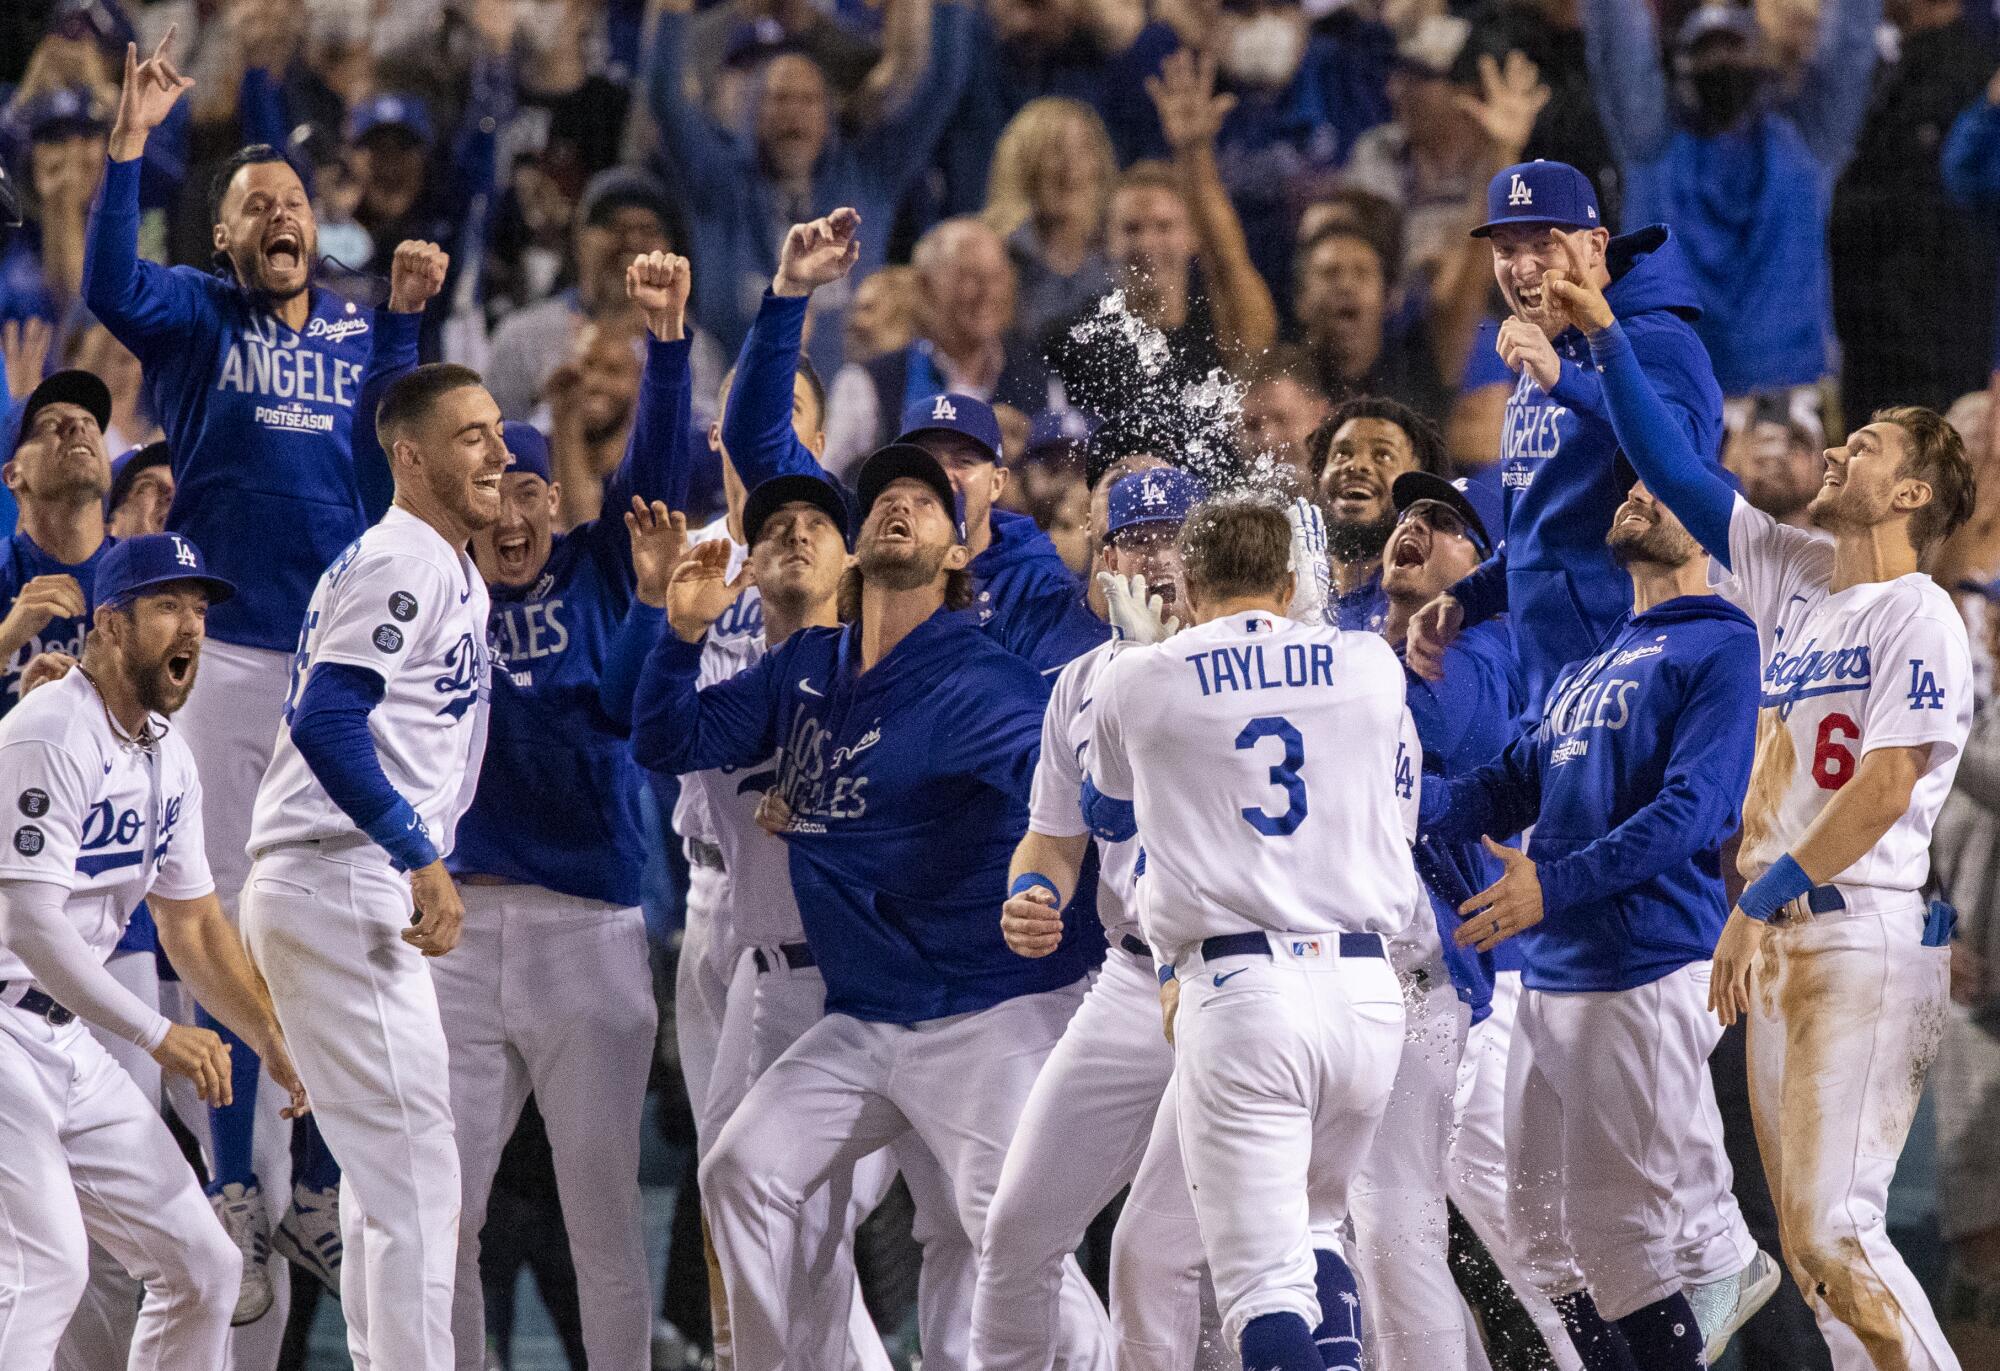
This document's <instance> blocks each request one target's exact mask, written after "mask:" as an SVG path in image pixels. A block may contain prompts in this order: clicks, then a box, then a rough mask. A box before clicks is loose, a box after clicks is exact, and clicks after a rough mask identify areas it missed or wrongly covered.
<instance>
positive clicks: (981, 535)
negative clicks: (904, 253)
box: [722, 209, 1108, 676]
mask: <svg viewBox="0 0 2000 1371" xmlns="http://www.w3.org/2000/svg"><path fill="white" fill-rule="evenodd" d="M860 229H861V216H860V215H859V214H857V213H856V212H855V211H854V210H851V209H839V210H835V211H834V212H833V213H832V214H830V215H828V216H826V217H825V218H823V219H815V220H813V221H812V222H811V223H806V224H797V225H794V226H793V227H792V230H791V231H790V232H789V233H787V234H786V235H785V243H784V248H783V250H782V252H781V253H780V256H779V261H778V273H777V275H776V276H775V277H773V278H772V280H771V289H770V290H769V291H767V292H766V293H765V295H764V300H763V303H762V304H761V305H760V306H759V308H758V311H757V318H756V321H755V322H754V323H753V324H752V325H751V326H750V332H749V335H748V336H747V337H746V338H745V339H744V340H743V351H742V354H741V356H739V357H738V359H737V363H736V380H735V383H734V384H733V385H732V387H731V389H730V393H729V404H728V406H727V408H726V409H725V411H724V413H723V417H722V442H723V446H724V447H726V448H727V449H728V450H729V456H730V460H731V461H732V462H734V463H735V466H736V471H737V475H738V476H740V477H741V478H742V480H743V483H744V484H745V485H746V486H755V485H757V484H758V483H759V482H762V481H767V480H769V479H770V478H771V477H773V476H781V475H787V474H793V473H804V474H808V475H815V476H823V475H825V474H826V473H825V471H824V469H823V468H821V466H820V464H819V459H818V457H817V456H815V455H814V454H813V453H812V452H811V451H810V450H809V449H808V448H807V447H806V446H805V444H804V443H802V442H800V441H799V440H798V437H797V435H796V434H794V433H793V432H792V421H791V414H792V396H793V376H794V375H795V373H796V372H797V370H798V357H799V339H800V335H801V334H802V333H803V331H804V328H805V317H806V303H807V301H808V300H809V299H810V298H811V295H812V292H813V291H814V290H816V289H818V288H819V287H821V286H825V285H828V284H830V283H832V282H835V281H839V280H842V279H844V278H845V277H846V276H847V274H848V272H849V271H851V270H852V269H853V266H854V264H855V262H856V261H858V260H859V259H860V253H861V240H860V237H859V233H860ZM896 441H897V442H898V443H912V444H915V445H916V446H918V447H921V448H923V449H924V450H925V451H927V452H929V453H930V454H931V455H932V456H933V457H935V458H937V459H938V461H939V462H941V463H942V464H943V466H944V469H945V473H946V475H947V476H948V477H949V478H950V480H951V484H952V487H953V488H954V489H955V490H956V491H957V492H958V493H959V495H960V496H961V497H962V498H963V500H964V502H965V516H966V530H967V534H966V548H967V551H968V552H969V553H970V555H971V559H972V560H971V563H970V564H969V566H968V567H967V571H968V573H969V574H970V576H971V578H972V587H973V599H974V604H975V606H976V607H977V609H978V621H979V622H980V623H981V624H983V625H985V626H986V628H987V630H988V631H989V632H990V633H992V634H993V636H994V637H995V638H996V639H997V640H998V641H999V642H1000V644H1001V645H1002V646H1004V647H1006V648H1007V649H1008V650H1009V651H1010V652H1013V653H1015V654H1016V655H1018V656H1020V657H1022V658H1025V659H1026V660H1027V661H1028V662H1029V663H1031V664H1032V665H1033V666H1034V667H1035V668H1036V669H1037V670H1039V671H1041V672H1042V673H1043V674H1045V675H1050V676H1053V675H1054V674H1055V673H1056V672H1057V671H1059V670H1061V669H1062V668H1063V666H1065V665H1066V664H1067V663H1069V662H1070V661H1071V660H1073V659H1074V658H1077V657H1080V656H1082V655H1083V654H1084V653H1085V652H1088V651H1089V650H1090V649H1091V648H1093V647H1095V646H1097V645H1098V644H1099V643H1101V642H1103V641H1104V640H1105V638H1106V636H1107V635H1108V630H1107V629H1106V627H1105V625H1104V622H1103V621H1102V620H1101V619H1099V618H1098V617H1097V616H1096V615H1095V614H1093V613H1091V611H1090V607H1089V605H1088V603H1087V602H1086V601H1085V599H1084V587H1083V586H1082V585H1080V584H1079V583H1078V582H1077V579H1076V577H1075V575H1074V574H1073V573H1072V572H1071V571H1070V570H1069V568H1068V567H1067V566H1065V565H1064V564H1063V560H1062V556H1061V554H1059V553H1058V552H1057V551H1056V548H1055V544H1054V543H1051V542H1050V541H1049V539H1048V535H1047V534H1045V533H1043V532H1042V531H1041V529H1040V528H1038V527H1037V526H1036V524H1035V521H1034V520H1033V519H1030V518H1029V517H1027V516H1026V515H1024V514H1014V513H1011V512H1009V511H1007V510H1004V509H1000V508H997V507H996V502H997V501H998V500H999V498H1000V494H1001V492H1002V491H1004V490H1005V489H1006V488H1007V477H1008V472H1007V469H1006V467H1005V466H1004V465H1003V464H1002V463H1001V460H1000V449H1001V444H1000V423H999V421H998V420H997V419H995V418H994V417H993V407H992V406H991V405H989V404H987V403H986V402H985V401H983V400H977V399H974V398H973V397H971V396H969V395H954V394H949V393H947V394H941V395H927V396H924V397H923V398H922V399H919V400H917V401H916V402H915V403H913V404H911V405H910V406H909V407H908V408H907V409H906V410H905V411H904V414H903V421H902V432H901V435H900V436H899V437H898V438H897V439H896Z"/></svg>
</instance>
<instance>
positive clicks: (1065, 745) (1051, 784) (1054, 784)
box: [1028, 654, 1101, 838]
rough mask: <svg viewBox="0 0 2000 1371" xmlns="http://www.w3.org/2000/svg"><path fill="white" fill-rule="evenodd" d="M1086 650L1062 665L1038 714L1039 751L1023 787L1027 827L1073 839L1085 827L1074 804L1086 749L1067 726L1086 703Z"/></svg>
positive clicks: (1087, 748) (1038, 831)
mask: <svg viewBox="0 0 2000 1371" xmlns="http://www.w3.org/2000/svg"><path fill="white" fill-rule="evenodd" d="M1088 655H1089V654H1085V656H1083V657H1079V658H1077V659H1076V660H1075V661H1073V662H1071V663H1070V664H1069V665H1067V666H1065V667H1064V668H1063V669H1062V672H1061V673H1060V674H1059V675H1058V676H1057V677H1056V683H1055V686H1054V688H1053V689H1052V690H1050V692H1049V708H1048V712H1047V713H1045V714H1043V715H1042V755H1041V758H1040V759H1039V760H1038V761H1037V762H1036V763H1035V779H1034V782H1033V784H1031V785H1030V786H1029V788H1028V827H1029V829H1030V830H1032V831H1033V832H1036V833H1041V834H1045V835H1047V836H1048V837H1051V838H1074V837H1076V836H1077V835H1079V834H1082V833H1088V832H1089V831H1090V826H1089V825H1088V824H1086V823H1084V821H1083V810H1082V809H1081V808H1080V807H1079V806H1078V804H1077V794H1078V792H1079V791H1081V790H1082V788H1083V776H1084V767H1085V758H1086V757H1087V756H1088V754H1089V750H1090V749H1089V745H1088V743H1085V744H1082V745H1077V744H1073V743H1071V741H1070V725H1071V723H1072V721H1073V720H1075V718H1076V716H1077V713H1078V711H1079V709H1080V708H1081V706H1082V705H1083V704H1085V703H1086V700H1085V698H1084V696H1085V692H1086V691H1087V690H1088V688H1089V686H1090V684H1091V682H1090V679H1089V677H1090V673H1089V672H1088V671H1086V670H1084V663H1085V661H1086V660H1087V658H1088ZM1100 679H1101V677H1100Z"/></svg>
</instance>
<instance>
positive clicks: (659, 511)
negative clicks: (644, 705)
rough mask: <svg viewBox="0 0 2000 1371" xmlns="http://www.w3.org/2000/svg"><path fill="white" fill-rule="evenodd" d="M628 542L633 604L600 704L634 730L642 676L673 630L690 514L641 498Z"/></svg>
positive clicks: (628, 521)
mask: <svg viewBox="0 0 2000 1371" xmlns="http://www.w3.org/2000/svg"><path fill="white" fill-rule="evenodd" d="M606 517H607V518H608V517H610V516H609V515H608V514H607V515H606ZM625 540H626V544H627V545H628V546H629V547H630V548H631V550H632V604H631V606H630V607H629V608H628V609H627V610H626V611H625V618H624V621H623V622H622V623H620V624H619V625H618V631H617V632H616V633H614V634H613V635H612V637H611V647H610V650H609V651H607V652H606V653H605V654H604V669H603V671H602V672H601V673H599V675H598V678H597V702H598V706H599V707H600V708H601V709H603V711H604V712H605V714H606V715H607V716H608V717H609V718H610V719H611V720H612V721H613V722H614V723H616V724H617V725H618V726H619V727H621V728H624V729H627V730H629V729H630V728H631V727H632V706H633V702H634V700H635V699H636V698H637V697H638V694H639V676H640V673H641V672H643V671H644V670H645V667H646V659H647V658H648V657H650V656H652V655H653V649H654V648H655V647H657V646H659V642H660V634H661V633H662V632H663V631H664V630H665V629H666V626H667V587H668V585H669V584H670V583H671V582H672V580H673V574H674V569H675V568H676V567H678V566H679V565H680V564H681V560H682V558H684V557H686V556H687V552H688V546H687V516H686V515H685V514H676V513H672V512H670V511H669V510H668V509H667V507H666V506H665V505H663V504H661V503H659V502H658V501H655V502H653V503H652V504H650V505H649V504H647V503H646V502H645V501H643V500H639V499H636V498H635V499H634V500H633V501H632V507H631V508H630V509H628V510H626V511H625Z"/></svg>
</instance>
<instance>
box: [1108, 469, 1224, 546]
mask: <svg viewBox="0 0 2000 1371" xmlns="http://www.w3.org/2000/svg"><path fill="white" fill-rule="evenodd" d="M1207 496H1208V492H1207V491H1206V490H1205V489H1203V487H1202V484H1201V482H1200V481H1198V480H1196V479H1195V478H1194V477H1193V476H1190V475H1189V474H1188V473H1187V472H1185V471H1182V470H1181V469H1180V468H1179V467H1148V468H1147V469H1146V470H1144V471H1135V472H1132V473H1130V474H1129V475H1125V476H1120V477H1119V478H1118V479H1117V480H1116V481H1115V482H1113V483H1112V486H1111V497H1110V500H1111V503H1110V507H1109V510H1110V512H1109V514H1108V516H1107V518H1106V520H1105V525H1104V533H1105V536H1106V537H1107V538H1116V537H1117V536H1118V535H1119V534H1121V533H1123V532H1124V531H1125V530H1126V529H1128V528H1138V527H1140V526H1142V525H1145V524H1179V523H1184V522H1185V521H1186V520H1187V516H1188V511H1189V510H1191V509H1193V508H1194V507H1195V506H1196V505H1198V504H1200V503H1201V502H1202V501H1203V500H1204V499H1206V498H1207Z"/></svg>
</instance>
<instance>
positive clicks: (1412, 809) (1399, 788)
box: [1395, 704, 1424, 846]
mask: <svg viewBox="0 0 2000 1371" xmlns="http://www.w3.org/2000/svg"><path fill="white" fill-rule="evenodd" d="M1423 756H1424V743H1423V739H1421V738H1419V737H1418V736H1417V720H1416V716H1414V715H1413V714H1411V713H1410V707H1409V705H1407V704H1405V705H1404V706H1403V737H1402V741H1401V742H1400V743H1399V744H1398V745H1397V747H1396V773H1395V776H1396V798H1397V799H1398V800H1401V801H1402V802H1403V837H1404V840H1405V841H1407V842H1409V843H1410V844H1411V845H1412V846H1414V845H1415V844H1416V841H1417V819H1418V816H1419V814H1420V813H1421V811H1422V809H1423V799H1424V796H1423V789H1422V787H1423V783H1424V778H1423Z"/></svg>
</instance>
